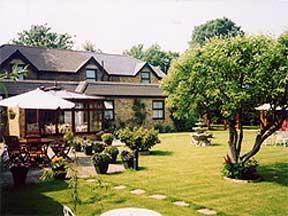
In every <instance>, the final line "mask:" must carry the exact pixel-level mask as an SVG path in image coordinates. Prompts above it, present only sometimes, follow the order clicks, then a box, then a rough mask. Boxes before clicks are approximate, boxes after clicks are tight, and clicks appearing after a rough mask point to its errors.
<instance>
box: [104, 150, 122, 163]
mask: <svg viewBox="0 0 288 216" xmlns="http://www.w3.org/2000/svg"><path fill="white" fill-rule="evenodd" d="M105 153H107V154H108V155H110V157H111V163H115V162H116V160H117V155H118V154H119V150H118V148H117V147H115V146H108V147H107V148H106V149H105Z"/></svg>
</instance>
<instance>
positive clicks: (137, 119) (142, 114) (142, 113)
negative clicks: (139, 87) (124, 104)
mask: <svg viewBox="0 0 288 216" xmlns="http://www.w3.org/2000/svg"><path fill="white" fill-rule="evenodd" d="M132 110H133V111H134V116H133V118H132V119H131V120H130V122H131V125H133V126H135V125H136V126H140V125H143V124H144V123H145V119H146V114H147V113H146V106H145V104H144V103H142V102H141V100H140V99H135V100H134V102H133V106H132Z"/></svg>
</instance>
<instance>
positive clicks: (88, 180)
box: [86, 179, 96, 182]
mask: <svg viewBox="0 0 288 216" xmlns="http://www.w3.org/2000/svg"><path fill="white" fill-rule="evenodd" d="M86 182H96V180H95V179H87V180H86Z"/></svg>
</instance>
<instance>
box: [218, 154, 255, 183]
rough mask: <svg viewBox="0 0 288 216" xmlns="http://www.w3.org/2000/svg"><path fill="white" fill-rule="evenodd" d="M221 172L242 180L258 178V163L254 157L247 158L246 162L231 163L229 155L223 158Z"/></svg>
mask: <svg viewBox="0 0 288 216" xmlns="http://www.w3.org/2000/svg"><path fill="white" fill-rule="evenodd" d="M224 159H225V163H224V167H223V169H222V174H223V175H224V176H226V177H229V178H233V179H242V180H255V179H257V178H259V175H258V174H257V166H258V163H257V161H256V160H255V159H251V160H248V161H247V162H246V163H232V161H231V159H230V157H229V156H228V155H227V156H226V157H225V158H224Z"/></svg>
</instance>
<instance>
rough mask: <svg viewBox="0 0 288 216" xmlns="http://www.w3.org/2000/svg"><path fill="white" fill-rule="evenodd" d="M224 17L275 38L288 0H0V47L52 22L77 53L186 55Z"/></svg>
mask: <svg viewBox="0 0 288 216" xmlns="http://www.w3.org/2000/svg"><path fill="white" fill-rule="evenodd" d="M223 16H226V17H228V18H230V19H232V20H233V21H234V22H236V24H238V25H240V26H242V29H243V30H244V31H245V32H248V33H250V34H259V33H269V34H272V35H274V36H277V35H279V34H280V33H281V32H283V31H285V30H288V0H46V1H44V0H0V29H1V33H0V43H1V44H3V43H7V42H8V41H9V40H11V39H12V38H14V37H16V33H17V32H19V31H22V30H24V29H28V28H29V27H30V25H31V24H44V23H48V24H49V26H51V27H52V29H53V30H54V31H56V32H59V33H64V32H67V33H69V34H71V35H75V38H74V41H75V43H76V44H75V48H76V49H80V48H81V44H82V43H83V42H84V41H85V40H90V41H92V42H93V43H95V44H96V46H97V47H98V48H100V49H102V51H104V52H110V53H122V51H123V50H124V49H127V48H130V47H131V46H132V45H135V44H137V43H144V44H145V46H146V47H147V46H150V45H151V44H153V43H158V44H159V45H160V46H162V48H163V49H166V50H173V51H184V50H185V49H186V48H187V46H188V45H187V42H188V41H189V39H190V36H191V32H192V29H193V27H194V26H195V25H199V24H202V23H204V22H206V21H207V20H210V19H214V18H217V17H223Z"/></svg>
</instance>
